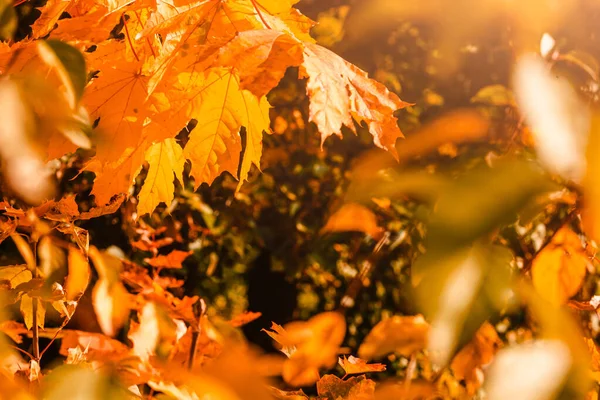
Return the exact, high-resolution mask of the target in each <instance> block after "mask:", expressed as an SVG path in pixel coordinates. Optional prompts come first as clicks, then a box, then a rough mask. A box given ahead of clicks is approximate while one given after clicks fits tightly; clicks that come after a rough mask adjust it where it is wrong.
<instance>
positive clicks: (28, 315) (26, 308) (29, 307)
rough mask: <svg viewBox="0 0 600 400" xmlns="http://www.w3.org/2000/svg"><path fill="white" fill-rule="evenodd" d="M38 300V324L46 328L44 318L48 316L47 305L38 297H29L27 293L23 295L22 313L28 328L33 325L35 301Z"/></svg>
mask: <svg viewBox="0 0 600 400" xmlns="http://www.w3.org/2000/svg"><path fill="white" fill-rule="evenodd" d="M34 301H35V302H37V305H36V307H37V313H36V314H37V326H39V327H40V328H42V329H44V319H45V317H46V307H44V303H42V301H41V300H40V299H38V298H32V297H29V296H28V295H27V294H24V295H23V296H21V314H22V315H23V321H24V322H25V326H26V327H27V329H28V330H30V329H31V328H32V327H33V302H34Z"/></svg>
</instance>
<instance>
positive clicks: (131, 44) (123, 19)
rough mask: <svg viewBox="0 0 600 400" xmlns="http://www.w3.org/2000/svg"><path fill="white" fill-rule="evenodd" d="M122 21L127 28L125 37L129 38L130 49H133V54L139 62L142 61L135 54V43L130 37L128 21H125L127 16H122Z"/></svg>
mask: <svg viewBox="0 0 600 400" xmlns="http://www.w3.org/2000/svg"><path fill="white" fill-rule="evenodd" d="M121 20H122V21H123V26H124V27H125V36H127V42H128V43H129V47H131V52H132V53H133V56H134V57H135V59H136V60H137V61H140V58H139V57H138V55H137V53H136V52H135V48H134V47H133V43H132V42H131V36H130V35H129V28H127V20H126V19H125V14H123V15H121Z"/></svg>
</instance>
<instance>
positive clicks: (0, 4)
mask: <svg viewBox="0 0 600 400" xmlns="http://www.w3.org/2000/svg"><path fill="white" fill-rule="evenodd" d="M17 25H18V19H17V13H16V12H15V9H14V7H13V6H12V4H11V2H10V1H7V0H0V40H9V39H12V37H13V35H14V34H15V31H16V30H17Z"/></svg>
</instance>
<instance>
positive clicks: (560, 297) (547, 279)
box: [531, 227, 589, 305]
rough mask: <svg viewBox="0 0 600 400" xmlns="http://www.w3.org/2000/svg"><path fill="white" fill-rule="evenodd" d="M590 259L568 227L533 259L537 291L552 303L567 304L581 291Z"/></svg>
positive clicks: (533, 273) (534, 281)
mask: <svg viewBox="0 0 600 400" xmlns="http://www.w3.org/2000/svg"><path fill="white" fill-rule="evenodd" d="M588 264H589V260H588V257H587V254H586V253H585V250H584V248H583V245H582V244H581V240H580V239H579V237H578V236H577V234H575V233H574V232H573V231H572V230H570V229H569V228H567V227H565V228H562V229H561V230H560V231H559V232H557V233H556V235H554V238H553V239H552V242H551V243H550V244H549V245H548V246H546V247H545V248H544V249H543V250H542V251H541V252H540V253H539V254H538V255H537V256H536V257H535V259H534V260H533V264H532V266H531V278H532V281H533V286H534V287H535V289H536V290H537V292H538V293H539V294H540V295H541V296H542V297H543V298H545V299H546V300H548V301H550V302H552V303H553V304H557V305H558V304H564V303H565V302H566V301H567V300H568V299H569V297H571V296H573V295H574V294H575V293H577V292H578V291H579V288H580V287H581V285H582V284H583V279H584V278H585V275H586V271H587V266H588Z"/></svg>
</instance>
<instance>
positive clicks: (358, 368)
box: [338, 356, 385, 375]
mask: <svg viewBox="0 0 600 400" xmlns="http://www.w3.org/2000/svg"><path fill="white" fill-rule="evenodd" d="M338 364H340V366H341V367H342V368H343V369H344V372H346V375H353V374H364V373H367V372H381V371H385V365H383V364H369V363H367V361H365V360H361V359H360V358H356V357H354V356H350V357H348V358H346V357H343V358H339V359H338Z"/></svg>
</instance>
